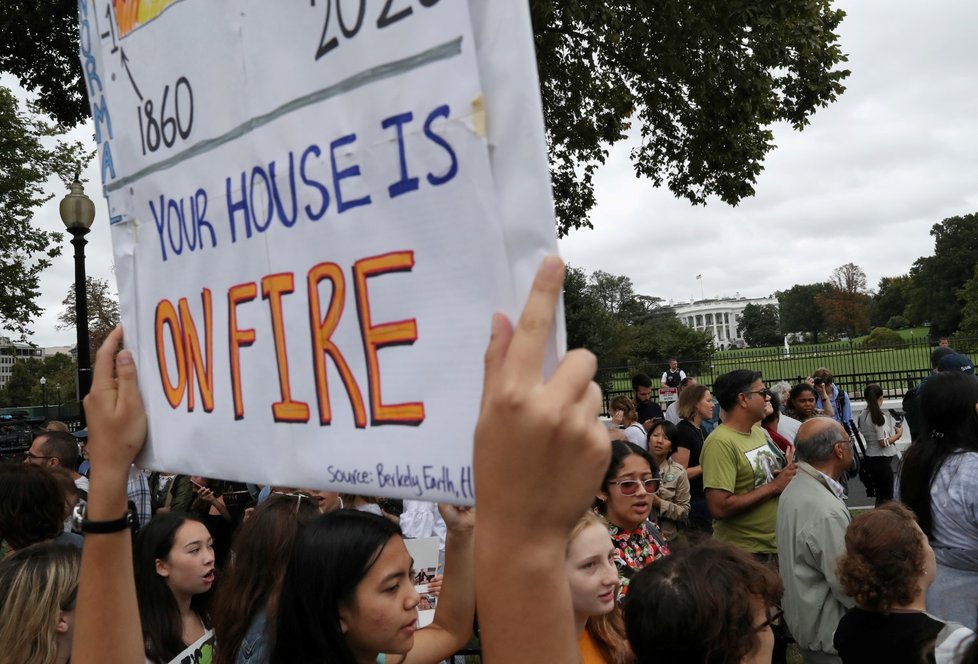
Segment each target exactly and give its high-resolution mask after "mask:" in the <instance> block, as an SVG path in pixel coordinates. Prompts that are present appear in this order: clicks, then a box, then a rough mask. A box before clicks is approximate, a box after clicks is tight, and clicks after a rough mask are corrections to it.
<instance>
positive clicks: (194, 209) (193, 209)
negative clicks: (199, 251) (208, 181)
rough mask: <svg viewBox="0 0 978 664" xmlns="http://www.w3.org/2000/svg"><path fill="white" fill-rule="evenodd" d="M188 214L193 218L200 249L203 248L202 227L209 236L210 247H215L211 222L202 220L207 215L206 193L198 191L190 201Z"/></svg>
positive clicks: (215, 237)
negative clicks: (205, 228) (208, 232)
mask: <svg viewBox="0 0 978 664" xmlns="http://www.w3.org/2000/svg"><path fill="white" fill-rule="evenodd" d="M190 214H191V216H192V217H193V221H194V226H195V227H196V228H197V230H196V231H195V232H196V234H198V235H199V236H200V247H201V248H203V247H204V226H206V227H207V230H208V231H210V234H211V247H216V246H217V236H216V235H215V234H214V227H213V226H211V222H209V221H207V219H205V218H204V215H206V214H207V192H206V191H204V190H203V189H198V190H197V191H196V193H194V197H193V198H192V199H190Z"/></svg>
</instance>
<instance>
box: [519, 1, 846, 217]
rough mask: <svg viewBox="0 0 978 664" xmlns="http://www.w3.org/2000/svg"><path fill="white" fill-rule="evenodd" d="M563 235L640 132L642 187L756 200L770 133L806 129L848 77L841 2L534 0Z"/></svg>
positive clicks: (694, 196)
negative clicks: (602, 170) (615, 148)
mask: <svg viewBox="0 0 978 664" xmlns="http://www.w3.org/2000/svg"><path fill="white" fill-rule="evenodd" d="M530 7H531V13H532V19H533V31H534V35H535V37H536V46H537V65H538V68H539V71H540V86H541V92H542V95H543V107H544V115H545V117H546V124H547V137H548V139H549V145H550V163H551V175H552V179H553V184H554V198H555V200H556V203H557V214H558V220H559V230H560V232H561V234H563V233H566V232H567V231H568V230H570V229H572V228H578V227H582V226H584V227H589V226H590V225H591V224H590V222H589V221H588V218H587V216H588V212H589V211H590V209H591V208H592V207H593V205H594V191H593V181H592V178H593V175H594V173H595V171H596V170H597V168H598V167H599V166H600V165H601V164H603V163H604V161H605V159H606V158H607V155H608V152H607V146H609V145H611V144H614V143H616V142H617V141H619V140H621V139H622V138H624V136H625V135H626V133H627V131H628V130H629V128H630V126H631V124H632V123H635V124H636V125H637V129H638V133H639V134H640V136H641V139H642V141H641V144H640V145H639V147H637V148H635V149H634V150H632V154H631V157H632V162H633V164H634V167H635V173H636V175H637V176H644V177H647V178H649V179H650V180H651V181H652V183H653V184H654V185H655V186H657V187H658V186H662V185H663V184H666V185H668V187H669V189H670V190H671V191H672V192H673V193H674V194H675V195H676V196H678V197H682V198H686V199H688V200H689V201H690V202H692V203H694V204H703V203H705V202H706V200H707V197H708V196H711V195H712V196H717V197H719V198H720V199H721V200H723V201H725V202H727V203H729V204H731V205H736V204H737V203H738V202H739V201H740V200H742V199H743V198H745V197H748V196H752V195H753V194H754V184H755V182H756V179H757V176H758V174H759V173H760V172H761V170H762V162H763V159H764V157H765V156H766V155H767V153H768V152H770V151H771V150H772V149H773V148H774V143H773V134H772V133H771V129H770V127H771V125H773V124H774V123H776V122H787V123H789V124H790V125H791V126H792V127H794V128H795V129H799V130H800V129H802V128H804V127H805V125H807V124H808V122H809V118H810V116H811V115H812V114H813V113H814V112H815V110H816V109H818V108H819V107H822V106H826V105H827V104H829V103H830V102H832V101H834V100H835V99H836V98H837V97H838V95H840V94H841V93H842V92H843V91H844V90H845V88H844V86H843V85H842V81H843V80H844V79H845V78H846V76H848V75H849V72H848V70H843V69H839V68H838V66H839V65H840V64H841V63H842V62H845V61H846V59H847V58H846V56H845V55H844V54H843V53H842V51H841V49H840V47H839V44H838V35H837V33H836V30H837V29H838V26H839V24H840V23H841V21H842V18H843V17H844V15H845V14H844V12H842V11H841V10H837V9H833V8H832V3H831V1H830V0H784V1H782V2H776V3H764V2H755V0H727V1H726V2H713V1H712V0H691V1H690V2H654V1H651V0H617V1H611V2H598V1H596V0H531V3H530Z"/></svg>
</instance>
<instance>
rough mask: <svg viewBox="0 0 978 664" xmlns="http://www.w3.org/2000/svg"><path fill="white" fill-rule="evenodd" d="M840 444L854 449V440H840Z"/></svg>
mask: <svg viewBox="0 0 978 664" xmlns="http://www.w3.org/2000/svg"><path fill="white" fill-rule="evenodd" d="M839 444H840V445H848V446H849V447H852V438H846V439H845V440H840V441H839Z"/></svg>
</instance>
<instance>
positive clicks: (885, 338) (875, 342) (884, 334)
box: [863, 325, 907, 348]
mask: <svg viewBox="0 0 978 664" xmlns="http://www.w3.org/2000/svg"><path fill="white" fill-rule="evenodd" d="M863 345H864V346H875V347H878V348H895V347H901V346H906V345H907V340H906V339H904V338H903V337H901V336H900V334H899V333H898V332H894V331H893V330H891V329H890V328H888V327H883V326H882V325H881V326H880V327H874V328H873V331H872V332H870V333H869V336H868V337H866V340H865V341H864V342H863Z"/></svg>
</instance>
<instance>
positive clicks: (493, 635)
mask: <svg viewBox="0 0 978 664" xmlns="http://www.w3.org/2000/svg"><path fill="white" fill-rule="evenodd" d="M562 279H563V268H562V265H561V263H560V262H559V260H558V259H556V258H553V257H551V258H548V259H546V260H545V261H544V263H543V264H542V266H541V268H540V271H539V272H538V274H537V278H536V281H535V283H534V288H533V290H532V292H531V294H530V297H529V300H528V302H527V304H526V306H525V308H524V311H523V313H522V316H521V318H520V320H519V321H518V322H517V324H516V325H515V326H514V325H512V324H511V323H510V322H509V321H508V320H507V319H506V318H505V317H503V316H501V315H496V316H495V317H494V318H493V321H492V332H491V337H490V340H489V344H488V348H487V351H486V360H485V383H484V389H483V398H482V406H481V411H480V415H479V420H478V424H477V427H476V430H475V446H474V471H475V482H476V492H477V496H478V501H477V508H471V509H470V508H462V507H454V506H449V505H441V506H438V508H437V510H436V509H435V508H434V507H433V506H431V505H428V504H426V503H421V502H418V501H404V502H403V504H398V503H396V502H388V501H384V500H377V499H375V498H372V497H369V496H355V495H340V494H337V493H333V492H327V491H320V490H318V489H308V488H307V489H303V488H294V487H257V486H250V485H232V484H228V483H223V482H219V481H215V480H210V479H208V478H204V477H196V476H184V475H174V474H167V473H153V474H151V475H149V476H146V475H144V474H143V472H142V471H140V470H139V469H137V468H136V467H135V466H134V465H133V462H134V460H135V458H136V455H137V454H138V452H139V450H140V448H141V446H142V443H143V440H144V438H145V436H146V428H147V422H146V415H145V411H144V409H143V406H142V402H141V400H140V396H139V391H138V389H137V378H136V367H135V366H134V364H133V359H132V355H131V353H129V352H128V351H125V350H123V351H121V352H117V349H118V347H119V346H120V345H121V342H122V331H121V329H119V330H116V331H115V332H113V333H112V335H111V336H110V337H109V338H108V339H107V341H106V342H105V343H104V344H103V346H102V347H101V349H100V350H99V352H98V354H97V358H96V363H95V371H94V378H93V384H92V390H91V393H90V394H89V395H88V397H87V398H86V400H85V410H86V415H87V419H88V422H89V431H88V440H87V445H83V446H82V447H81V448H79V444H78V441H77V440H76V439H75V437H73V436H72V435H71V434H69V433H67V432H66V431H58V430H57V429H59V428H60V427H58V426H57V425H54V426H52V427H51V430H48V431H44V432H41V433H40V434H39V435H38V436H37V437H36V439H35V440H34V443H33V444H32V445H31V448H30V450H28V452H27V455H26V458H25V462H26V463H23V464H0V540H2V543H3V544H2V546H3V549H2V550H0V557H2V561H0V616H2V620H0V664H7V663H8V662H9V663H11V664H55V663H57V664H62V663H65V662H69V661H70V662H73V663H75V664H79V663H81V664H91V663H94V662H100V663H101V662H118V663H120V664H129V663H131V664H144V663H146V662H152V663H153V664H167V663H169V662H180V663H181V664H182V662H185V661H186V662H195V663H196V662H200V661H208V659H209V661H213V662H216V663H218V664H231V663H249V664H250V663H256V664H257V663H265V662H269V663H272V664H285V663H294V662H324V663H325V662H338V663H344V664H346V663H350V664H373V663H375V662H384V663H385V664H393V663H402V662H405V663H409V664H426V663H429V664H437V663H438V662H442V661H445V660H446V659H448V658H451V657H452V656H453V655H454V654H455V653H457V652H458V651H459V650H460V649H462V648H463V647H466V646H467V645H469V646H472V647H474V649H477V650H478V651H480V653H481V657H482V661H485V662H490V663H491V662H500V663H510V662H517V663H518V662H575V661H582V662H584V663H585V664H598V663H601V664H630V663H633V662H638V663H642V664H646V663H655V664H660V663H662V662H665V663H672V662H675V663H677V664H678V663H680V662H689V663H698V662H702V663H704V664H706V663H709V664H739V663H749V664H754V663H761V662H763V663H765V664H766V663H768V662H772V661H774V662H781V661H786V652H787V648H788V646H789V644H791V643H792V642H793V643H794V644H795V645H794V646H793V647H794V648H797V650H798V651H799V652H800V655H801V657H802V658H803V659H804V661H805V662H809V663H811V662H817V663H821V662H845V663H847V664H849V663H855V662H860V663H862V662H873V661H885V662H888V663H890V664H892V663H902V662H907V663H913V664H917V663H919V662H935V663H938V662H939V663H943V662H961V663H963V664H968V663H973V662H978V643H976V640H975V638H974V633H973V630H974V629H975V628H976V626H978V492H976V491H975V490H974V489H975V486H976V484H973V483H972V480H974V481H975V482H976V483H978V378H976V377H975V376H974V375H973V374H974V370H973V368H971V366H970V363H969V362H967V358H964V359H962V357H963V356H961V355H959V354H956V353H954V352H953V351H951V350H950V349H946V351H947V352H943V351H942V352H941V353H937V352H936V351H935V358H933V359H934V362H933V365H934V373H933V374H932V375H931V376H929V377H928V379H927V380H926V381H924V383H922V384H921V385H920V386H918V387H917V388H915V390H913V393H912V394H911V395H910V396H911V397H912V400H911V402H909V406H912V408H909V407H908V408H906V409H907V411H908V421H910V410H913V416H912V417H913V421H910V425H911V428H912V431H913V434H914V441H913V443H912V444H911V445H910V447H909V449H908V450H907V451H906V453H905V454H904V455H903V459H902V461H901V463H900V466H899V467H898V468H894V463H895V461H897V458H896V455H897V453H898V451H899V450H898V448H897V446H896V442H897V441H898V440H899V439H900V438H901V436H902V434H903V428H902V424H901V423H900V422H899V421H897V419H895V418H894V416H893V415H892V414H891V413H890V412H889V411H888V410H887V409H886V408H885V407H884V405H885V404H884V397H885V395H884V393H883V390H882V389H881V388H880V387H879V386H877V385H869V386H867V387H866V388H865V391H864V393H863V397H864V398H865V401H866V404H865V409H864V410H863V411H862V412H861V413H860V414H859V415H858V417H857V418H856V420H855V421H854V420H853V415H852V413H853V404H852V403H851V402H850V399H849V396H848V394H847V393H846V392H845V390H843V389H841V388H840V387H839V386H838V385H835V384H834V378H833V375H832V373H831V372H830V371H829V370H828V369H825V368H821V369H818V370H817V371H814V372H813V375H812V376H811V378H810V380H808V381H805V382H802V383H799V384H797V385H794V386H792V385H788V384H786V383H785V384H777V385H772V386H767V385H766V384H765V382H764V380H763V377H762V376H761V374H760V373H759V372H756V371H752V370H750V369H738V370H734V371H730V372H728V373H726V374H723V375H721V376H719V377H718V378H717V379H716V380H715V381H714V383H713V385H712V386H710V387H707V386H705V385H701V384H698V383H697V382H696V380H695V379H694V378H693V377H691V376H688V375H686V374H685V372H683V371H682V370H681V369H679V367H678V363H677V362H675V361H674V360H672V361H670V366H669V368H668V369H667V370H666V371H665V372H664V373H663V375H662V378H661V380H660V384H661V386H662V387H663V389H665V390H666V391H667V392H666V393H668V394H671V393H672V392H671V391H672V390H675V393H676V396H677V398H676V399H675V401H674V402H673V403H672V404H671V405H670V406H669V407H668V408H667V409H665V410H663V409H662V408H661V406H660V405H659V404H657V403H656V402H655V400H654V399H653V398H652V392H653V390H652V380H651V379H650V378H649V377H648V376H645V375H637V376H635V377H634V380H633V394H632V396H631V397H619V398H615V399H613V400H612V401H611V402H610V404H609V411H610V412H609V413H608V418H607V419H606V420H602V419H600V418H599V417H598V414H599V411H601V409H602V403H603V401H602V395H601V391H600V389H599V388H598V386H597V385H596V384H595V383H594V382H593V381H592V378H593V376H594V373H595V369H596V367H595V360H594V356H593V355H591V354H590V353H589V352H587V351H586V350H583V349H578V350H574V351H571V352H569V353H568V354H567V355H566V356H565V357H564V358H563V360H562V361H561V363H560V365H559V366H558V368H557V369H556V372H555V373H554V374H553V375H552V376H550V377H549V378H546V377H544V375H543V373H542V365H543V357H544V351H545V346H546V342H547V336H548V332H547V331H548V330H549V329H550V324H551V322H552V319H553V315H554V310H555V306H556V303H557V300H558V298H559V294H560V291H561V286H562ZM938 350H940V349H938ZM860 441H864V442H863V443H860ZM860 446H862V447H864V450H865V451H864V452H861V451H859V449H858V448H859V447H860ZM85 457H87V459H86V458H85ZM83 462H84V463H83ZM860 464H861V467H862V474H861V475H860V477H862V478H863V480H864V481H866V482H868V483H869V484H870V485H871V486H872V487H873V489H874V490H875V496H876V501H877V505H876V507H875V509H867V510H866V511H864V512H863V513H861V514H858V515H857V516H855V517H853V516H852V514H851V512H850V510H849V508H848V506H847V504H846V497H847V482H848V481H850V478H854V477H856V474H857V472H859V471H858V468H859V467H860ZM894 498H895V499H896V500H893V499H894ZM897 501H902V502H897ZM419 535H437V536H439V538H440V542H441V551H442V556H443V560H444V569H443V574H442V575H441V576H439V577H436V578H435V579H433V580H432V582H431V584H430V588H429V590H430V591H432V592H436V593H437V595H438V601H437V604H436V607H435V612H434V618H433V621H432V623H431V624H430V625H427V626H425V627H420V625H419V623H418V608H419V605H420V603H421V597H420V595H419V592H418V590H417V588H416V587H415V580H414V578H413V570H412V568H413V566H414V562H413V560H412V558H411V555H410V554H409V552H408V548H407V546H406V544H405V538H406V537H412V536H419Z"/></svg>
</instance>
